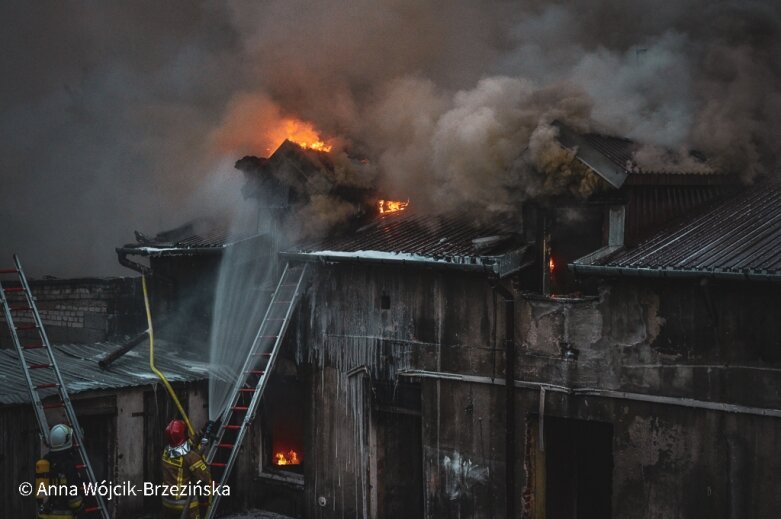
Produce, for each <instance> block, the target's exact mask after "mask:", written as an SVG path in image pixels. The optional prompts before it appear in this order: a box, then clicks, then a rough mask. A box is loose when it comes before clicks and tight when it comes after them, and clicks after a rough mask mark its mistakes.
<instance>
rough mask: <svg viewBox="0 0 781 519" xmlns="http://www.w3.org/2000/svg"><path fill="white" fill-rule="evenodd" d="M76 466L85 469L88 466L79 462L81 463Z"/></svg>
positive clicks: (77, 468) (78, 468)
mask: <svg viewBox="0 0 781 519" xmlns="http://www.w3.org/2000/svg"><path fill="white" fill-rule="evenodd" d="M75 467H76V470H83V469H85V468H86V467H87V466H86V465H85V464H84V463H79V464H77V465H75Z"/></svg>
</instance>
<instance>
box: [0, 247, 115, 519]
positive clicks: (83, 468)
mask: <svg viewBox="0 0 781 519" xmlns="http://www.w3.org/2000/svg"><path fill="white" fill-rule="evenodd" d="M14 264H15V265H16V266H15V267H14V268H9V269H0V274H3V275H9V274H13V275H16V276H17V278H18V282H19V286H18V287H17V286H14V287H9V288H6V287H4V286H3V284H2V282H0V304H2V306H3V313H4V315H5V322H6V324H7V325H8V330H9V331H10V332H11V338H12V339H13V343H14V346H15V347H16V352H17V354H18V355H19V360H20V363H21V365H22V371H23V372H24V379H25V382H26V383H27V389H28V390H29V391H30V400H31V401H32V403H33V409H34V411H35V418H36V419H37V420H38V426H39V427H40V429H41V437H42V438H43V439H44V441H45V442H46V445H49V422H48V420H47V419H46V410H47V409H58V408H61V409H64V410H65V416H66V417H67V421H68V425H69V426H70V427H71V429H73V436H74V438H75V442H74V443H75V446H76V448H77V450H78V453H79V456H80V457H81V464H79V465H76V470H78V471H79V472H82V473H86V475H87V479H88V480H89V481H90V482H91V483H93V484H97V483H98V481H97V480H96V478H95V472H94V471H93V470H92V465H91V464H90V462H89V457H88V456H87V451H86V449H85V448H84V438H83V435H82V432H81V427H79V422H78V419H77V418H76V413H75V411H74V410H73V405H72V404H71V400H70V397H69V396H68V390H67V388H66V387H65V383H64V382H63V380H62V375H61V374H60V370H59V368H58V367H57V359H56V358H55V356H54V352H53V351H52V348H51V344H50V343H49V338H48V337H47V336H46V330H44V328H43V322H42V321H41V316H40V314H39V313H38V308H37V307H36V305H35V298H34V297H33V294H32V291H31V290H30V285H29V284H28V283H27V278H26V277H25V275H24V271H23V270H22V265H21V263H20V262H19V257H18V256H17V255H16V254H14ZM6 282H7V281H6ZM14 293H18V294H21V295H23V296H24V302H21V301H20V304H11V303H10V302H9V301H8V297H7V294H14ZM20 314H22V315H20ZM25 314H26V315H25ZM15 315H16V316H17V319H16V320H19V318H20V317H23V320H24V321H25V323H24V324H18V325H17V323H16V320H15V319H14V316H15ZM24 317H26V318H24ZM29 320H32V323H28V322H27V321H29ZM48 397H53V398H57V399H59V401H58V402H53V403H47V404H44V403H43V400H44V399H46V398H48ZM87 500H94V501H95V502H94V504H93V503H90V505H89V506H85V507H84V508H83V509H82V510H81V513H96V512H97V513H100V515H101V517H102V518H103V519H109V517H110V516H109V513H108V508H106V503H105V502H104V501H103V498H102V497H101V496H99V495H97V493H95V495H94V496H87V495H86V492H85V496H84V501H85V503H86V502H87Z"/></svg>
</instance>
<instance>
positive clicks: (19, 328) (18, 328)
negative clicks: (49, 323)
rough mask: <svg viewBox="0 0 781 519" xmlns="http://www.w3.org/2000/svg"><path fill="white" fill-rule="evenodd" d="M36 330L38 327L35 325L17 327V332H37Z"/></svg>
mask: <svg viewBox="0 0 781 519" xmlns="http://www.w3.org/2000/svg"><path fill="white" fill-rule="evenodd" d="M36 328H37V326H35V325H34V324H23V325H22V326H17V327H16V330H17V331H26V330H35V329H36Z"/></svg>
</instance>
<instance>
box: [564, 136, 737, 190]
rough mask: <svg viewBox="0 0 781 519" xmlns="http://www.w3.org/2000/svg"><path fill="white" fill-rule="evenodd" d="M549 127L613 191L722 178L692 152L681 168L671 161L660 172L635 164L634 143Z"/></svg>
mask: <svg viewBox="0 0 781 519" xmlns="http://www.w3.org/2000/svg"><path fill="white" fill-rule="evenodd" d="M553 126H554V127H556V128H557V129H558V131H559V136H558V139H559V143H560V144H561V145H562V146H564V147H565V148H567V149H570V150H573V151H575V153H576V155H575V156H576V157H577V159H578V160H580V161H581V162H582V163H583V164H585V165H586V166H588V167H589V168H591V169H592V170H593V171H594V172H595V173H597V174H598V175H599V176H601V177H602V178H604V179H605V180H606V181H607V182H608V183H609V184H610V185H612V186H613V187H616V188H619V187H621V186H622V185H623V184H624V182H627V181H629V182H630V183H646V182H648V181H650V180H653V181H654V183H659V180H663V182H661V183H672V184H680V183H691V182H694V183H712V182H722V181H723V180H724V178H725V175H724V172H722V171H719V170H717V169H715V168H713V167H712V166H711V165H710V164H709V163H708V162H707V161H706V160H705V158H704V157H702V156H700V154H698V153H696V152H691V153H690V156H689V157H687V158H688V159H690V160H687V161H686V162H687V164H686V165H685V166H677V165H675V164H674V161H672V160H671V161H670V165H669V166H665V167H663V168H661V169H644V168H642V167H641V166H640V165H638V163H637V161H636V156H635V153H636V152H637V151H638V150H640V149H641V148H642V146H641V144H640V143H638V142H635V141H633V140H631V139H627V138H624V137H616V136H612V135H604V134H601V133H578V132H576V131H574V130H572V129H571V128H568V127H567V126H565V125H564V124H562V123H560V122H558V121H555V122H554V123H553ZM662 151H667V150H662ZM671 156H672V154H671ZM630 177H631V178H630ZM648 177H654V178H653V179H650V178H648Z"/></svg>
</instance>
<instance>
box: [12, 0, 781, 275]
mask: <svg viewBox="0 0 781 519" xmlns="http://www.w3.org/2000/svg"><path fill="white" fill-rule="evenodd" d="M2 10H3V12H2V13H0V16H2V17H3V19H4V20H9V21H12V23H8V24H7V30H6V31H4V33H3V35H2V36H0V38H2V41H3V43H4V48H6V49H12V50H13V51H14V52H13V53H9V52H6V53H4V55H3V57H2V58H0V60H2V73H3V78H4V79H3V86H2V93H3V96H2V98H1V99H0V103H2V105H0V106H2V118H0V128H1V129H2V130H1V132H2V137H3V138H2V140H0V146H1V147H2V150H0V169H1V170H2V174H3V178H4V179H5V180H4V186H3V189H2V192H1V193H2V194H1V195H0V198H1V199H2V200H0V202H2V207H1V208H0V211H2V213H0V216H1V217H2V220H3V225H2V226H1V227H0V232H1V233H2V236H0V243H2V245H1V247H2V249H3V250H2V253H3V254H5V253H6V251H7V250H9V249H16V250H20V251H21V252H24V253H25V254H26V255H29V256H31V257H32V258H35V259H36V260H38V264H37V266H38V267H39V268H40V269H46V271H47V272H53V273H74V272H77V271H78V269H79V268H81V269H87V268H88V267H89V270H88V271H89V272H105V271H108V270H110V269H111V266H112V265H113V258H112V254H111V249H112V247H113V246H114V245H116V244H117V243H119V242H122V241H124V240H126V239H127V237H129V236H130V235H131V234H130V231H131V230H132V229H133V228H142V229H144V230H150V228H151V230H157V229H159V228H160V227H165V226H166V225H167V224H168V222H169V221H170V222H171V225H173V224H178V223H181V220H182V219H184V218H185V217H187V216H189V215H190V213H191V212H192V211H189V210H187V207H188V201H189V200H191V199H192V195H193V193H195V192H197V190H198V189H199V187H200V186H202V185H209V184H210V182H209V179H211V178H215V177H217V176H226V175H222V174H220V173H218V172H217V168H216V166H214V164H217V163H219V161H220V160H221V159H222V160H225V159H226V158H234V159H235V158H238V157H240V156H243V155H244V154H255V155H266V154H267V153H268V148H269V147H273V145H274V143H272V142H271V141H273V139H271V138H270V137H268V135H269V131H268V129H269V128H270V127H273V126H275V125H276V126H278V125H279V124H280V123H281V122H282V121H283V120H285V119H286V118H294V119H298V120H303V121H306V122H309V123H311V124H312V125H313V127H314V128H316V129H317V130H318V131H319V132H320V135H321V137H323V138H324V139H334V140H333V142H334V143H336V144H335V145H336V146H337V147H344V148H345V149H347V150H349V151H350V152H351V153H353V154H356V155H359V156H363V157H366V158H368V159H369V160H370V161H371V162H372V164H373V165H375V166H376V168H377V170H378V175H379V176H378V182H379V187H380V189H381V190H382V191H383V192H384V193H387V195H388V196H389V197H391V198H402V199H404V198H407V197H411V198H412V199H413V201H416V202H419V203H420V204H419V205H424V206H430V207H432V208H435V209H437V210H447V209H450V208H452V207H463V206H469V205H472V206H478V207H480V208H481V210H483V209H485V208H487V209H488V210H489V211H504V210H507V208H508V206H512V205H513V204H514V203H515V201H516V200H517V197H518V196H523V194H524V193H534V192H538V191H540V190H544V189H545V186H546V185H547V184H549V183H550V182H548V180H547V179H544V178H537V177H534V176H533V175H531V173H530V172H531V171H534V170H536V169H540V167H541V169H543V170H545V169H546V168H551V167H553V168H554V169H555V167H554V166H555V165H557V164H559V165H561V164H563V160H562V159H561V158H556V157H552V154H553V153H552V151H551V147H550V142H551V140H552V138H553V132H551V131H550V128H549V126H548V123H549V122H550V121H551V120H552V119H554V118H558V119H562V120H564V121H566V122H568V123H569V124H571V125H573V126H576V127H578V128H582V129H586V128H590V129H594V130H598V131H603V132H608V133H617V134H622V135H626V136H628V137H631V138H633V139H636V140H638V141H641V142H643V143H646V144H647V147H645V148H643V149H642V150H641V152H640V153H638V157H637V158H638V160H639V161H645V162H646V163H647V164H656V163H658V162H659V161H660V160H667V159H666V158H665V157H664V154H662V153H659V151H658V150H659V149H661V148H672V149H674V150H683V151H684V153H682V154H681V157H679V158H677V159H675V160H674V162H677V163H679V164H686V160H687V158H686V153H685V152H686V151H687V150H689V149H697V150H699V151H702V152H704V153H705V154H707V155H708V156H710V157H711V158H712V160H713V165H714V166H715V167H720V168H725V169H728V170H730V171H735V172H737V173H740V174H741V175H743V177H744V178H745V179H747V180H751V179H754V178H755V177H756V176H757V175H761V174H767V173H772V172H774V171H775V170H777V169H778V166H779V162H780V160H779V156H780V153H781V149H779V148H780V147H781V139H778V135H781V81H779V80H780V78H781V61H779V60H778V59H776V57H777V56H778V55H780V54H781V34H780V33H779V27H781V23H780V20H781V6H779V5H778V3H777V2H769V1H768V2H737V1H736V2H710V1H704V0H700V1H692V0H690V1H679V2H662V3H658V2H657V3H654V4H653V5H652V4H649V3H648V2H644V1H640V0H613V1H610V0H600V1H594V2H588V3H577V4H573V3H571V2H541V1H526V2H501V1H490V2H489V1H486V2H480V3H478V2H466V1H457V0H450V1H446V2H445V1H434V2H418V1H415V0H388V1H369V0H356V1H353V2H350V3H349V4H345V3H343V2H336V1H322V2H302V1H295V0H271V1H267V2H255V3H249V2H242V3H238V2H237V3H227V4H224V3H221V2H215V3H202V4H198V5H193V4H190V3H187V2H183V3H181V4H170V3H166V4H165V5H164V6H161V5H159V4H157V3H155V4H152V3H150V4H141V3H133V4H130V5H128V6H115V5H112V6H103V5H90V7H89V9H87V8H86V7H80V8H74V7H72V6H71V5H67V6H65V5H61V4H57V3H52V4H48V5H46V4H40V3H36V4H34V5H33V6H30V5H28V4H26V3H25V4H22V3H19V4H8V3H4V6H3V7H2ZM519 156H523V157H524V158H523V159H522V160H519ZM565 158H566V157H565ZM556 167H558V166H556ZM559 169H560V168H559ZM586 188H587V186H586V187H584V186H579V187H578V189H586ZM218 192H219V191H218ZM223 196H226V195H221V196H206V197H202V199H203V198H205V199H209V200H215V199H220V198H222V197H223ZM190 205H191V204H190ZM325 210H326V211H327V208H326V209H325ZM313 213H314V217H316V211H314V212H313ZM177 219H178V220H177ZM8 222H11V223H10V224H9V223H8ZM28 263H29V261H28ZM85 272H86V271H85Z"/></svg>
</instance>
